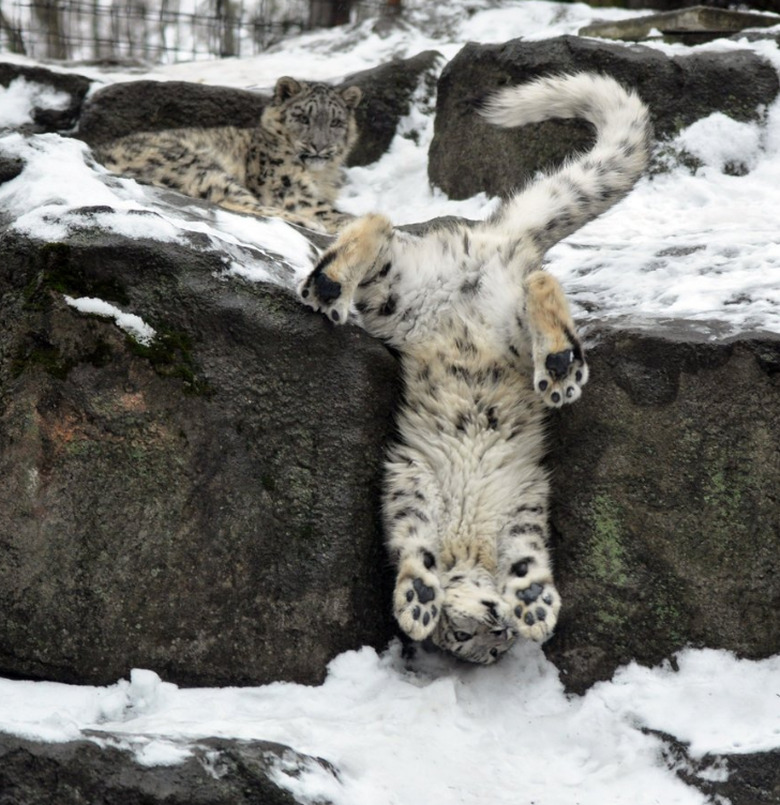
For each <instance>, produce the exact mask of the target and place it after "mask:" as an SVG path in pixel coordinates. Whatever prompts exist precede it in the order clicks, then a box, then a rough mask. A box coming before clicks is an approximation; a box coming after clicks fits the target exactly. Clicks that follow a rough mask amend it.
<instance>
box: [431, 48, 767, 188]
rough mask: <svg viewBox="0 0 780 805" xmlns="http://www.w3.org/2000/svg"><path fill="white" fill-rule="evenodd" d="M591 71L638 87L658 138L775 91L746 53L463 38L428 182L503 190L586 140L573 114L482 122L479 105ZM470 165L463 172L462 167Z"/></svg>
mask: <svg viewBox="0 0 780 805" xmlns="http://www.w3.org/2000/svg"><path fill="white" fill-rule="evenodd" d="M578 70H595V71H598V72H602V73H605V74H607V75H612V76H614V77H615V78H616V79H617V80H618V81H621V82H623V83H625V84H626V85H627V86H630V87H633V88H635V89H636V90H637V91H638V92H639V94H640V96H641V97H642V98H643V100H644V101H645V102H646V103H647V104H648V106H649V108H650V114H651V117H652V120H653V125H654V127H655V135H656V137H657V138H658V139H659V140H660V139H663V138H666V137H670V136H674V135H675V134H677V133H678V132H679V131H680V129H681V128H683V127H685V126H688V125H690V124H691V123H693V122H694V121H696V120H698V119H699V118H702V117H706V116H707V115H710V114H712V113H713V112H723V113H724V114H727V115H729V116H731V117H733V118H735V119H736V120H752V119H755V118H756V117H757V116H758V114H759V107H760V106H761V105H762V104H768V103H770V102H771V101H772V100H774V98H775V96H776V95H777V93H778V89H780V84H779V83H778V77H777V72H776V71H775V69H774V68H773V67H772V66H771V65H770V64H769V63H768V62H765V61H763V60H762V59H760V58H759V57H758V56H756V55H755V54H753V53H751V52H748V51H730V52H727V53H720V52H719V53H715V52H701V53H694V54H691V55H689V56H680V57H675V58H669V57H668V56H666V55H664V54H663V53H661V52H660V51H658V50H654V49H651V48H647V47H642V46H640V45H634V46H626V45H619V44H612V43H606V42H598V41H595V40H589V39H580V38H578V37H573V36H562V37H557V38H555V39H548V40H543V41H539V42H525V41H523V40H520V39H515V40H512V41H511V42H507V43H505V44H502V45H479V44H474V43H470V44H468V45H466V46H465V47H464V48H463V49H462V50H461V51H460V52H459V53H458V54H457V55H456V56H455V58H454V59H452V60H451V61H450V62H449V63H448V64H447V65H446V67H445V68H444V70H443V71H442V74H441V78H440V79H439V84H438V95H437V101H436V121H435V129H434V138H433V141H432V142H431V147H430V151H429V163H428V176H429V178H430V180H431V182H432V183H433V184H434V185H436V186H437V187H440V188H441V189H442V190H444V192H445V193H447V194H448V195H449V196H451V197H453V198H468V197H470V196H473V195H474V194H475V193H478V192H480V191H486V192H487V193H488V194H490V195H506V194H508V193H510V192H511V191H512V190H513V189H515V188H517V187H518V186H521V185H523V184H524V183H525V182H526V181H527V180H528V179H529V178H530V177H532V176H533V175H534V173H535V172H536V171H538V170H539V169H540V168H541V167H543V166H545V165H554V164H558V163H560V162H561V161H562V160H563V159H564V158H565V157H566V156H567V155H568V154H570V153H571V152H572V151H573V150H583V149H585V148H587V147H588V146H589V144H590V142H591V137H592V135H591V130H590V128H589V127H588V126H587V125H586V124H584V123H581V122H578V121H559V120H551V121H545V122H544V123H539V124H535V125H530V126H524V127H522V128H521V129H508V130H507V129H497V128H494V127H492V126H489V125H488V124H487V123H485V122H484V121H483V120H482V118H481V117H480V115H479V108H480V106H481V104H482V103H483V102H484V100H485V99H486V97H487V96H488V95H489V94H490V93H491V92H492V91H494V90H496V89H499V88H501V87H503V86H506V85H511V84H515V83H522V82H524V81H528V80H530V79H532V78H534V77H536V76H538V75H545V74H549V73H558V72H576V71H578ZM466 166H467V169H465V168H466Z"/></svg>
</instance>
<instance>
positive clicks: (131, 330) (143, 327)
mask: <svg viewBox="0 0 780 805" xmlns="http://www.w3.org/2000/svg"><path fill="white" fill-rule="evenodd" d="M65 302H66V303H67V304H68V305H70V306H71V307H73V308H75V309H76V310H78V311H79V312H80V313H87V314H92V315H93V316H102V317H104V318H108V319H113V320H114V321H115V322H116V325H117V327H119V328H120V329H121V330H124V331H125V332H126V333H128V334H130V335H131V336H132V337H133V338H134V339H135V340H136V341H138V343H139V344H146V345H149V344H151V343H152V341H153V340H154V337H155V335H156V333H155V331H154V328H153V327H150V326H149V325H148V324H147V323H146V322H145V321H144V320H143V319H142V318H141V317H140V316H136V315H135V314H134V313H125V312H124V311H122V310H120V309H119V308H118V307H116V306H115V305H112V304H109V303H108V302H105V301H103V300H102V299H95V298H94V297H92V296H81V297H79V298H78V299H74V298H73V297H72V296H68V295H67V294H65Z"/></svg>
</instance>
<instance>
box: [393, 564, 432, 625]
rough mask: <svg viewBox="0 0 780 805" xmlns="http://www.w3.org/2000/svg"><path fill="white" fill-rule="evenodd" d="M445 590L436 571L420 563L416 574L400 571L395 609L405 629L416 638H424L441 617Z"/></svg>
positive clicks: (394, 598)
mask: <svg viewBox="0 0 780 805" xmlns="http://www.w3.org/2000/svg"><path fill="white" fill-rule="evenodd" d="M443 603H444V591H443V590H442V588H441V584H440V583H439V579H438V578H437V576H436V574H435V573H431V572H430V571H429V570H426V569H425V568H424V567H422V566H420V567H418V568H417V569H416V572H415V573H414V574H412V575H407V574H405V573H403V571H402V572H401V573H399V576H398V581H397V582H396V585H395V594H394V596H393V611H394V614H395V618H396V620H397V621H398V623H399V625H400V626H401V628H402V629H403V630H404V632H406V634H408V635H409V637H411V638H412V640H424V639H425V638H426V637H428V635H430V634H431V632H433V630H434V628H435V627H436V624H437V623H438V622H439V617H440V616H441V608H442V604H443Z"/></svg>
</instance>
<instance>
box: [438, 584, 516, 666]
mask: <svg viewBox="0 0 780 805" xmlns="http://www.w3.org/2000/svg"><path fill="white" fill-rule="evenodd" d="M517 636H518V629H517V619H516V618H515V617H514V616H513V613H512V609H511V606H510V604H509V603H508V602H507V601H506V600H504V599H503V598H502V597H501V596H500V595H499V594H498V592H497V591H496V589H495V584H494V582H493V580H492V578H490V577H489V576H488V574H485V573H482V574H479V575H476V574H475V573H474V572H472V573H470V574H466V573H461V572H455V573H453V574H452V575H451V577H450V578H449V579H448V580H446V582H445V587H444V605H443V607H442V612H441V617H440V619H439V622H438V624H437V626H436V629H435V630H434V631H433V633H432V634H431V641H432V642H433V644H434V645H436V646H438V647H439V648H440V649H442V650H443V651H448V652H451V653H452V654H455V656H457V657H459V658H460V659H462V660H468V661H469V662H475V663H479V664H481V665H490V664H492V663H494V662H496V660H498V659H500V658H501V656H502V655H503V654H505V653H506V652H507V651H508V650H509V649H510V648H511V647H512V645H513V644H514V642H515V640H516V638H517Z"/></svg>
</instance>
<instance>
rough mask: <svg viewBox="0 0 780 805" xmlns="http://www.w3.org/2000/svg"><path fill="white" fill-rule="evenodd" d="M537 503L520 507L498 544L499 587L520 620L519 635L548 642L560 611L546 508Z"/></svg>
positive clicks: (518, 621) (529, 503)
mask: <svg viewBox="0 0 780 805" xmlns="http://www.w3.org/2000/svg"><path fill="white" fill-rule="evenodd" d="M542 500H543V498H539V500H538V501H533V502H528V503H523V504H520V505H519V506H518V507H517V509H516V510H515V511H514V512H513V513H512V517H511V523H510V525H508V527H507V529H506V531H505V533H504V534H503V535H502V536H501V538H500V540H499V561H498V572H497V576H498V582H499V584H498V586H499V589H500V590H501V591H502V595H503V596H504V599H505V600H506V601H507V602H508V603H509V605H510V606H511V608H512V611H513V612H514V614H515V617H516V618H517V626H518V630H519V631H520V634H521V635H523V636H524V637H527V638H530V639H531V640H536V641H542V640H546V639H547V638H548V637H549V636H550V635H551V634H552V632H553V629H554V628H555V624H556V623H557V621H558V612H559V611H560V608H561V597H560V595H559V594H558V590H557V589H556V588H555V584H554V582H553V574H552V563H551V561H550V554H549V551H548V549H547V507H546V505H545V504H544V503H543V502H542Z"/></svg>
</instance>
